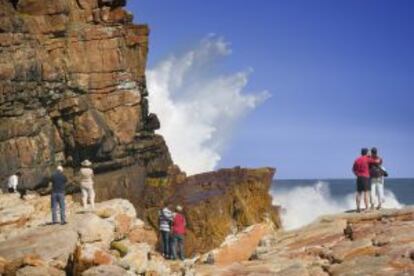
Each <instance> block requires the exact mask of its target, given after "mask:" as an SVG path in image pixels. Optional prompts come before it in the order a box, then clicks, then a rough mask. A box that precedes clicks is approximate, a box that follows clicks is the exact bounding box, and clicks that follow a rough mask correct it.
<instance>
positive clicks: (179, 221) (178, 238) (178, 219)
mask: <svg viewBox="0 0 414 276" xmlns="http://www.w3.org/2000/svg"><path fill="white" fill-rule="evenodd" d="M175 210H176V211H177V213H176V214H175V216H174V219H173V225H172V240H173V246H172V259H173V260H175V259H177V248H178V257H179V258H180V260H184V234H185V227H186V221H185V217H184V215H183V214H182V212H183V207H181V206H180V205H177V207H176V208H175Z"/></svg>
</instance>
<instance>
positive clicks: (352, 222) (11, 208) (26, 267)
mask: <svg viewBox="0 0 414 276" xmlns="http://www.w3.org/2000/svg"><path fill="white" fill-rule="evenodd" d="M66 201H67V206H68V211H67V213H68V221H69V223H68V224H66V225H50V224H49V222H50V199H49V197H48V196H39V195H37V194H31V195H29V196H28V198H27V199H26V200H22V199H20V198H19V196H18V195H17V194H1V195H0V274H1V275H258V274H260V275H315V276H316V275H321V276H322V275H323V276H327V275H412V273H414V249H413V248H414V232H413V231H412V230H413V229H414V206H413V207H406V208H403V209H400V210H395V209H388V210H381V211H371V212H367V213H362V214H357V213H344V214H337V215H329V216H323V217H320V218H319V219H318V220H317V221H315V222H313V223H312V224H310V225H307V226H305V227H302V228H300V229H297V230H292V231H284V230H282V229H280V228H277V227H275V226H276V225H275V224H274V223H273V222H272V221H271V220H270V219H269V218H267V219H265V220H264V221H263V222H261V223H256V224H253V225H251V226H249V227H245V228H242V229H240V230H239V231H236V232H234V233H233V234H230V235H227V237H226V238H225V239H224V241H223V242H222V243H221V244H220V245H218V246H217V247H216V248H214V249H212V250H209V251H206V252H204V253H202V252H198V253H196V254H193V256H192V257H191V258H189V259H187V260H185V261H184V262H181V261H167V260H164V259H163V257H162V256H161V255H160V253H159V252H158V242H159V240H158V234H157V233H156V231H154V230H153V228H152V227H151V226H149V225H147V224H146V223H145V222H144V221H142V220H140V219H138V218H137V217H136V210H135V208H134V206H133V205H132V204H131V203H130V202H128V201H127V200H124V199H112V200H109V201H104V202H101V203H98V204H97V205H96V208H95V210H93V211H92V210H86V211H85V210H83V209H82V208H81V206H80V204H79V203H78V202H76V201H74V200H73V196H71V195H69V196H67V197H66ZM349 229H351V230H349ZM349 231H350V232H349ZM186 242H187V243H191V239H187V240H186Z"/></svg>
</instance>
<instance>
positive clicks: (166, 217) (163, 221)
mask: <svg viewBox="0 0 414 276" xmlns="http://www.w3.org/2000/svg"><path fill="white" fill-rule="evenodd" d="M158 219H159V226H160V233H161V240H162V255H163V257H164V258H166V259H170V258H171V234H170V233H171V224H172V220H173V213H172V212H171V210H170V209H168V206H165V207H164V208H162V209H161V210H159V212H158Z"/></svg>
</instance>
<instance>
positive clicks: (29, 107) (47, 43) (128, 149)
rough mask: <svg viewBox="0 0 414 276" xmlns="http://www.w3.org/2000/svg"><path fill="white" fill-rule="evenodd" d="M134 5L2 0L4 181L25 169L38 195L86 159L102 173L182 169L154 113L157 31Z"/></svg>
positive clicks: (0, 170)
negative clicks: (151, 57)
mask: <svg viewBox="0 0 414 276" xmlns="http://www.w3.org/2000/svg"><path fill="white" fill-rule="evenodd" d="M125 2H126V1H122V0H44V1H36V0H0V153H1V154H0V163H1V164H2V165H1V166H0V180H4V179H5V178H6V177H7V176H8V175H10V174H11V173H12V172H15V171H16V170H19V171H21V172H22V179H23V185H24V186H25V187H26V188H35V187H36V186H37V185H39V184H42V182H43V181H44V177H45V176H46V175H48V173H49V172H50V170H51V169H53V168H54V167H55V166H56V164H59V163H61V164H64V165H65V167H67V168H70V167H72V168H76V167H78V166H79V163H80V162H81V161H82V160H84V159H89V160H91V161H92V162H94V168H95V170H96V171H97V172H98V173H99V172H108V171H112V172H116V171H117V170H119V169H121V168H127V167H131V166H134V168H135V170H137V171H139V176H140V177H138V178H135V179H142V178H143V176H142V175H143V174H146V173H149V174H151V173H160V172H166V171H167V169H168V167H169V166H170V165H171V164H172V162H171V158H170V155H169V152H168V149H167V147H166V145H165V143H164V140H163V138H162V137H160V136H158V135H156V134H154V130H155V129H157V128H159V122H158V119H157V117H156V116H155V115H154V114H149V112H148V102H147V99H146V96H147V89H146V83H145V66H146V59H147V52H148V33H149V29H148V27H147V26H146V25H135V24H133V23H132V18H133V17H132V15H131V14H130V13H129V12H127V11H126V10H124V8H123V6H124V5H125ZM125 176H126V178H127V179H126V180H125V179H124V182H125V181H126V182H133V181H138V180H132V179H131V178H128V177H127V174H125ZM118 180H119V179H118V178H117V177H116V175H115V176H114V181H112V182H113V183H114V184H113V185H119V186H121V187H122V185H121V184H122V181H121V182H117V181H118ZM131 185H132V184H131ZM132 186H133V185H132ZM125 190H127V191H125V192H124V193H129V192H132V190H128V189H125Z"/></svg>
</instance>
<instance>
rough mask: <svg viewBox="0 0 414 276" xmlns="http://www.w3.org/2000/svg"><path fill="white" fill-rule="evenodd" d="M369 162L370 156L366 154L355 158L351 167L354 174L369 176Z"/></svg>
mask: <svg viewBox="0 0 414 276" xmlns="http://www.w3.org/2000/svg"><path fill="white" fill-rule="evenodd" d="M371 162H372V161H371V157H369V156H367V155H365V156H360V157H359V158H357V159H356V160H355V162H354V166H353V168H352V170H353V172H354V174H355V175H356V176H363V177H369V164H370V163H371Z"/></svg>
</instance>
